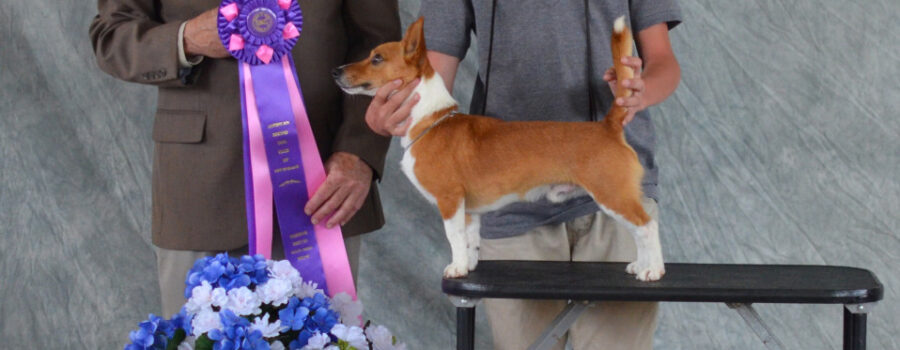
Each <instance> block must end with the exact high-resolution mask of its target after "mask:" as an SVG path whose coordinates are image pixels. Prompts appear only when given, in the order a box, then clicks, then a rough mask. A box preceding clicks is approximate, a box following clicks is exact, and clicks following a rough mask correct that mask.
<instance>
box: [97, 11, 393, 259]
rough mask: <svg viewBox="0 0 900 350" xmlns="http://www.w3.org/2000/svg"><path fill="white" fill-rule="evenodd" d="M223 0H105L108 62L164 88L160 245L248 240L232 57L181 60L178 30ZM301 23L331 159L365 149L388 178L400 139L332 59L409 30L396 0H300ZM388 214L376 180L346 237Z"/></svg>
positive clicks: (121, 74) (315, 124) (305, 78)
mask: <svg viewBox="0 0 900 350" xmlns="http://www.w3.org/2000/svg"><path fill="white" fill-rule="evenodd" d="M218 5H219V1H218V0H196V1H186V0H98V8H99V14H98V15H97V17H96V18H94V21H93V22H92V23H91V28H90V35H91V41H92V43H93V46H94V52H95V54H96V57H97V63H98V65H99V66H100V68H101V69H102V70H103V71H105V72H107V73H109V74H111V75H112V76H114V77H116V78H119V79H123V80H126V81H131V82H137V83H143V84H152V85H156V86H158V87H159V98H158V105H157V111H156V117H155V121H154V125H153V140H154V141H155V149H154V151H155V152H154V160H153V186H152V188H153V221H152V227H153V243H154V244H155V245H157V246H160V247H163V248H168V249H184V250H230V249H235V248H239V247H241V246H244V245H246V244H247V219H246V214H245V207H244V205H245V204H244V184H243V181H244V180H243V161H242V139H241V138H242V136H241V105H240V103H241V102H240V97H239V87H238V65H237V61H236V60H234V59H233V58H228V59H209V58H207V59H205V60H204V61H203V62H202V63H201V64H200V65H199V66H196V67H194V68H193V69H186V70H185V69H180V68H179V64H178V57H177V36H178V28H179V26H180V25H181V23H182V22H184V21H186V20H188V19H190V18H192V17H194V16H196V15H198V14H200V13H202V12H203V11H205V10H208V9H210V8H213V7H216V6H218ZM300 8H301V9H302V11H303V28H302V32H301V34H300V39H299V42H298V43H297V45H296V46H295V47H294V49H293V57H294V61H295V64H296V68H297V75H298V77H299V79H300V86H301V87H302V90H303V97H304V101H305V103H306V108H307V111H308V113H309V118H310V123H311V124H312V129H313V132H314V133H315V137H316V143H317V145H318V147H319V152H320V153H321V155H322V159H323V160H325V159H328V157H329V156H330V155H331V154H332V153H333V152H338V151H343V152H348V153H352V154H355V155H357V156H359V157H360V158H361V159H363V160H364V161H365V162H367V163H368V164H369V165H370V166H371V167H372V169H373V170H374V174H375V178H376V179H377V178H379V177H380V175H381V172H382V170H383V166H384V158H385V153H386V152H387V148H388V144H389V141H390V139H389V138H386V137H382V136H378V135H376V134H374V133H373V132H371V131H370V130H369V128H368V127H367V126H366V124H365V120H364V115H365V111H366V108H367V106H368V103H369V99H368V98H365V97H357V96H354V97H348V96H345V95H344V94H342V92H341V91H340V89H339V88H338V87H337V86H336V85H335V83H334V81H333V80H332V78H331V75H330V71H331V69H333V68H335V67H337V66H339V65H342V64H344V63H347V62H352V61H355V60H359V59H362V58H364V57H366V56H367V55H368V53H369V50H371V49H372V48H373V47H375V46H376V45H378V44H380V43H382V42H386V41H395V40H399V38H400V20H399V15H398V10H397V1H396V0H309V1H306V0H300ZM383 224H384V217H383V214H382V211H381V204H380V203H379V198H378V192H377V189H376V186H375V184H374V183H373V184H372V190H371V192H370V193H369V196H368V198H367V199H366V201H365V204H364V205H363V207H362V208H361V209H360V210H359V211H358V212H357V214H356V216H354V217H353V218H352V219H351V220H350V221H349V222H348V223H347V225H345V226H344V227H343V231H344V235H345V236H352V235H358V234H361V233H365V232H368V231H372V230H375V229H378V228H379V227H381V226H382V225H383Z"/></svg>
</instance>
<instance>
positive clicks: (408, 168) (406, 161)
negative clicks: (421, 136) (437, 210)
mask: <svg viewBox="0 0 900 350" xmlns="http://www.w3.org/2000/svg"><path fill="white" fill-rule="evenodd" d="M415 165H416V158H415V157H413V155H412V152H410V151H409V150H406V151H404V152H403V158H401V159H400V170H403V173H404V174H406V178H408V179H409V182H412V184H413V186H416V189H417V190H419V193H422V195H423V196H425V199H427V200H428V201H429V202H431V203H432V204H435V203H437V200H436V199H435V198H434V196H433V195H431V193H429V192H428V191H426V190H425V187H422V184H421V183H419V179H418V178H417V177H416V172H415V171H414V168H415Z"/></svg>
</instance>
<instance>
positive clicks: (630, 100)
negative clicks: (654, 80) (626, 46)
mask: <svg viewBox="0 0 900 350" xmlns="http://www.w3.org/2000/svg"><path fill="white" fill-rule="evenodd" d="M622 63H623V64H624V65H626V66H628V67H631V68H632V69H633V70H634V77H633V78H631V79H625V80H624V81H622V87H625V88H627V89H629V90H631V96H630V97H619V96H616V101H615V103H616V104H617V105H619V106H622V107H625V108H627V110H628V114H626V115H625V119H624V120H622V125H623V126H624V125H627V124H628V123H629V122H631V120H632V119H634V115H635V113H637V112H640V111H642V110H644V109H645V108H647V105H646V104H645V101H644V88H645V87H646V86H645V85H644V80H643V79H641V67H643V61H641V58H640V57H634V56H629V57H622ZM603 80H605V81H606V82H607V83H609V88H610V89H612V91H613V93H614V94H615V93H616V91H617V90H616V89H617V86H618V80H617V79H616V71H615V69H613V68H610V69H607V70H606V72H605V73H603Z"/></svg>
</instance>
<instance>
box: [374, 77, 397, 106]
mask: <svg viewBox="0 0 900 350" xmlns="http://www.w3.org/2000/svg"><path fill="white" fill-rule="evenodd" d="M400 84H403V80H400V79H397V80H394V81H392V82H390V84H385V85H384V86H382V87H380V88H378V90H377V91H375V97H373V98H372V102H376V101H378V102H379V103H381V104H383V103H384V101H386V100H387V98H388V95H390V94H391V92H393V91H394V90H396V89H397V88H398V87H400Z"/></svg>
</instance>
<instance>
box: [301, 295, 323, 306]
mask: <svg viewBox="0 0 900 350" xmlns="http://www.w3.org/2000/svg"><path fill="white" fill-rule="evenodd" d="M301 305H302V306H305V307H306V308H307V309H310V310H316V309H319V308H321V307H325V308H327V307H328V297H326V296H325V295H324V294H322V293H316V295H313V296H312V297H309V298H304V299H303V303H301Z"/></svg>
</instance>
